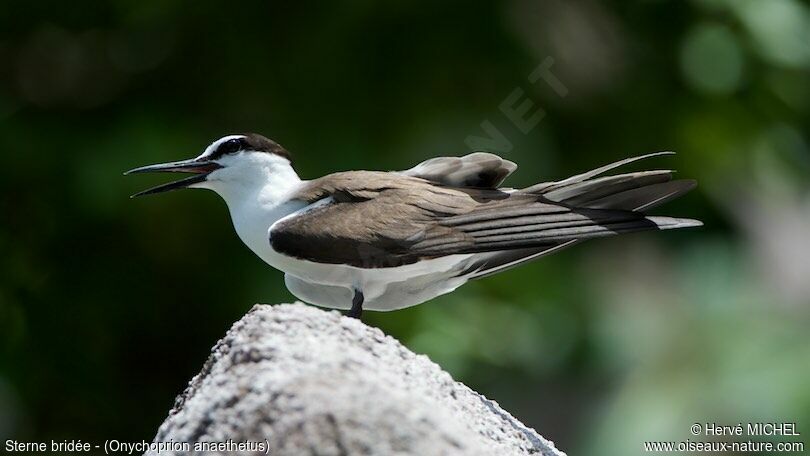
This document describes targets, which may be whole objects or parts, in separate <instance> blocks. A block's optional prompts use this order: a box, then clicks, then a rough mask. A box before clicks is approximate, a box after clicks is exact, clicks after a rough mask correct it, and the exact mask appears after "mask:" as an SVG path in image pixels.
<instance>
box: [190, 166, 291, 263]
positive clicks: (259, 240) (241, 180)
mask: <svg viewBox="0 0 810 456" xmlns="http://www.w3.org/2000/svg"><path fill="white" fill-rule="evenodd" d="M220 163H221V164H222V165H223V168H222V169H218V170H216V171H214V172H212V173H211V174H210V175H209V176H208V179H207V180H206V181H205V182H201V183H200V184H196V185H195V187H197V188H207V189H209V190H213V191H214V192H216V193H217V194H219V196H221V197H222V199H223V200H225V204H227V206H228V210H229V211H230V213H231V220H232V221H233V225H234V228H235V229H236V233H237V234H238V235H239V237H240V238H241V239H242V242H244V243H245V244H246V245H247V246H248V247H249V248H250V249H251V250H252V251H253V252H254V253H256V254H257V255H258V256H259V257H261V258H262V259H263V260H265V261H266V262H268V263H270V262H271V258H269V257H268V256H269V255H271V254H272V250H271V249H270V245H269V242H268V237H267V236H268V229H269V228H270V226H271V225H272V224H273V223H275V222H276V221H277V220H278V219H280V218H282V217H284V216H287V215H289V214H291V213H292V212H294V211H296V210H298V209H300V208H302V207H304V205H305V203H303V202H299V201H291V200H290V196H291V195H292V194H294V192H295V191H296V190H298V189H299V188H300V187H301V185H303V183H304V182H303V181H302V180H301V178H300V177H298V174H297V173H296V172H295V170H294V169H293V168H292V166H291V165H290V162H289V161H288V160H286V159H285V158H282V157H279V156H277V155H273V154H267V153H261V152H243V153H240V154H237V155H234V156H229V157H224V158H223V159H222V160H221V161H220Z"/></svg>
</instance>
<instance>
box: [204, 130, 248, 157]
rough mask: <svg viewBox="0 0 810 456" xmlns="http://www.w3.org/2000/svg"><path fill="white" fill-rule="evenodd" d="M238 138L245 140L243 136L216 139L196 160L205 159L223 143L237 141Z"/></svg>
mask: <svg viewBox="0 0 810 456" xmlns="http://www.w3.org/2000/svg"><path fill="white" fill-rule="evenodd" d="M239 138H247V136H245V135H228V136H223V137H221V138H219V139H217V140H216V141H214V142H212V143H211V145H209V146H208V147H206V148H205V151H204V152H203V153H202V155H200V156H199V157H198V158H205V157H207V156H209V155H211V154H213V153H214V151H215V150H217V147H219V145H220V144H222V143H224V142H225V141H230V140H232V139H239Z"/></svg>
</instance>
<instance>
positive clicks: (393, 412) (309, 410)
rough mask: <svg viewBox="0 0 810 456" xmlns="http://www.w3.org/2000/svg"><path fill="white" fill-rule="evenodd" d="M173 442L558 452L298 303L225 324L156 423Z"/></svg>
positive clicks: (424, 362)
mask: <svg viewBox="0 0 810 456" xmlns="http://www.w3.org/2000/svg"><path fill="white" fill-rule="evenodd" d="M172 441H173V442H192V446H191V452H192V453H193V452H194V446H193V442H228V441H231V442H233V443H239V442H264V443H266V444H268V445H269V454H271V455H276V456H282V455H296V456H298V455H487V456H491V455H526V454H538V455H561V454H563V453H562V452H560V451H558V450H557V449H555V448H554V445H553V444H552V443H551V442H549V441H547V440H545V439H544V438H543V437H541V436H540V435H538V434H537V433H536V432H535V431H534V430H533V429H531V428H529V427H526V426H524V425H523V424H522V423H520V422H519V421H518V420H516V419H515V418H514V417H512V416H511V415H510V414H509V413H507V412H505V411H504V410H502V409H501V408H500V407H499V406H498V404H496V403H495V402H493V401H490V400H488V399H486V398H485V397H483V396H481V395H480V394H478V393H476V392H475V391H473V390H471V389H469V388H467V387H466V386H465V385H463V384H461V383H458V382H456V381H454V380H453V379H452V378H451V377H450V375H449V374H447V373H446V372H444V371H443V370H442V369H441V368H439V366H438V365H436V364H435V363H433V362H431V361H430V360H429V359H428V358H427V357H426V356H423V355H416V354H414V353H412V352H411V351H410V350H408V349H407V348H405V347H403V346H402V344H400V343H399V342H398V341H396V340H395V339H393V338H391V337H389V336H386V335H384V334H383V333H382V331H380V330H379V329H375V328H371V327H368V326H366V325H365V324H363V323H362V322H360V321H358V320H355V319H352V318H347V317H343V316H341V315H340V314H339V313H338V312H334V311H333V312H325V311H323V310H320V309H317V308H315V307H310V306H305V305H303V304H282V305H276V306H267V305H257V306H255V307H254V308H253V309H252V310H251V311H250V312H249V313H248V314H247V315H245V317H244V318H242V319H241V320H240V321H238V322H236V324H234V325H233V327H232V328H231V329H230V330H229V331H228V333H227V334H226V335H225V337H224V338H223V339H222V340H221V341H219V343H218V344H217V345H216V346H215V347H214V348H213V350H212V354H211V357H210V358H209V359H208V361H207V362H206V363H205V366H204V367H203V369H202V372H200V374H199V375H197V376H196V377H194V379H192V380H191V382H190V384H189V386H188V388H187V389H186V390H185V391H184V392H183V393H182V394H181V395H180V396H179V397H178V398H177V402H176V403H175V406H174V408H173V409H172V411H171V413H170V415H169V417H168V418H167V419H166V421H165V422H164V423H163V424H162V425H161V426H160V429H159V430H158V433H157V436H156V437H155V442H172ZM242 453H243V454H253V453H254V452H252V451H250V449H247V450H246V451H242ZM255 453H256V454H259V453H258V452H255ZM147 454H157V452H156V451H150V452H147ZM160 454H186V452H185V451H162V452H160ZM230 454H233V453H230Z"/></svg>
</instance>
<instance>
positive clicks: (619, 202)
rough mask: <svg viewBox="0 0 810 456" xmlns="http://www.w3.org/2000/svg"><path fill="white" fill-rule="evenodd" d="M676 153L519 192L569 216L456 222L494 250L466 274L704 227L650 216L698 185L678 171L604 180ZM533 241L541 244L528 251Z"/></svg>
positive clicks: (533, 214)
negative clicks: (613, 240)
mask: <svg viewBox="0 0 810 456" xmlns="http://www.w3.org/2000/svg"><path fill="white" fill-rule="evenodd" d="M671 154H673V152H657V153H653V154H648V155H642V156H640V157H633V158H628V159H625V160H621V161H618V162H615V163H611V164H609V165H605V166H602V167H600V168H597V169H594V170H592V171H588V172H586V173H582V174H578V175H576V176H572V177H569V178H567V179H564V180H561V181H557V182H545V183H540V184H536V185H533V186H531V187H528V188H525V189H522V190H520V191H521V192H523V193H532V194H535V195H539V196H542V197H543V198H544V199H545V200H546V201H548V202H550V203H557V204H561V205H564V206H565V207H567V208H569V210H570V212H565V211H562V212H559V209H560V208H557V209H554V210H553V209H552V208H545V207H538V208H532V209H531V210H528V209H526V208H520V209H515V210H512V211H507V213H503V214H502V216H503V217H506V219H503V218H502V219H500V220H492V219H489V217H487V214H475V215H473V216H466V217H461V218H459V219H458V220H454V222H453V224H454V225H455V226H457V227H459V228H461V229H463V230H464V231H467V232H468V234H471V235H473V236H474V237H475V238H476V242H477V244H478V245H479V246H486V248H487V249H489V250H494V251H488V252H482V253H480V254H477V259H476V261H475V262H474V263H473V265H472V266H471V267H470V269H468V270H467V271H466V272H465V275H466V274H469V276H468V277H469V278H470V279H477V278H481V277H486V276H489V275H492V274H495V273H498V272H501V271H504V270H506V269H510V268H512V267H515V266H517V265H519V264H522V263H525V262H527V261H531V260H534V259H537V258H540V257H542V256H545V255H548V254H550V253H552V252H556V251H558V250H560V249H563V248H566V247H569V246H572V245H574V244H578V243H579V242H581V241H583V240H585V239H591V238H598V237H604V236H612V235H617V234H623V233H629V232H634V231H646V230H670V229H678V228H689V227H696V226H702V225H703V224H702V223H701V222H700V221H698V220H692V219H684V218H675V217H659V216H648V215H646V214H645V212H646V211H648V210H650V209H652V208H654V207H657V206H659V205H661V204H664V203H666V202H668V201H671V200H673V199H675V198H677V197H679V196H681V195H683V194H685V193H687V192H688V191H690V190H692V189H693V188H695V187H696V186H697V183H696V182H695V181H694V180H672V173H673V172H672V171H669V170H655V171H642V172H635V173H627V174H618V175H613V176H602V177H600V176H601V175H602V174H604V173H606V172H608V171H610V170H613V169H615V168H618V167H620V166H623V165H627V164H630V163H633V162H635V161H638V160H643V159H646V158H652V157H658V156H662V155H671ZM532 242H536V243H538V244H541V245H537V244H535V245H536V247H533V248H526V247H528V245H527V244H530V243H532ZM542 244H545V245H542Z"/></svg>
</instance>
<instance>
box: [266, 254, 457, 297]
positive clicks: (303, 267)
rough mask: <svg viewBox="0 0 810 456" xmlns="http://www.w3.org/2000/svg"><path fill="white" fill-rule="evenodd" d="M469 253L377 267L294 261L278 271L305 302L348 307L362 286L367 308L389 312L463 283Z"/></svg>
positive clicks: (443, 292) (445, 291)
mask: <svg viewBox="0 0 810 456" xmlns="http://www.w3.org/2000/svg"><path fill="white" fill-rule="evenodd" d="M470 257H471V255H452V256H447V257H442V258H437V259H433V260H426V261H421V262H419V263H415V264H409V265H404V266H397V267H393V268H377V269H363V268H357V267H353V266H345V265H327V264H319V263H313V262H310V261H304V260H296V259H290V260H291V261H290V262H289V263H288V262H285V266H288V267H286V268H284V266H282V267H280V268H279V269H281V270H283V271H284V272H285V273H286V275H285V277H284V281H285V283H286V285H287V288H288V289H289V290H290V292H292V293H293V294H294V295H295V296H296V297H297V298H298V299H301V300H302V301H305V302H308V303H310V304H315V305H319V306H324V307H332V308H336V309H349V308H351V305H352V296H353V294H354V290H361V291H362V293H363V297H364V303H363V308H364V309H369V310H383V311H385V310H397V309H402V308H405V307H410V306H415V305H417V304H421V303H423V302H425V301H428V300H430V299H433V298H435V297H436V296H439V295H443V294H445V293H449V292H451V291H453V290H455V289H456V288H458V287H460V286H461V285H463V284H464V283H465V282H466V281H467V278H466V277H463V276H459V273H460V272H462V271H463V269H464V267H465V266H466V265H467V264H468V260H469V258H470ZM290 263H294V264H290ZM282 268H284V269H282Z"/></svg>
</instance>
